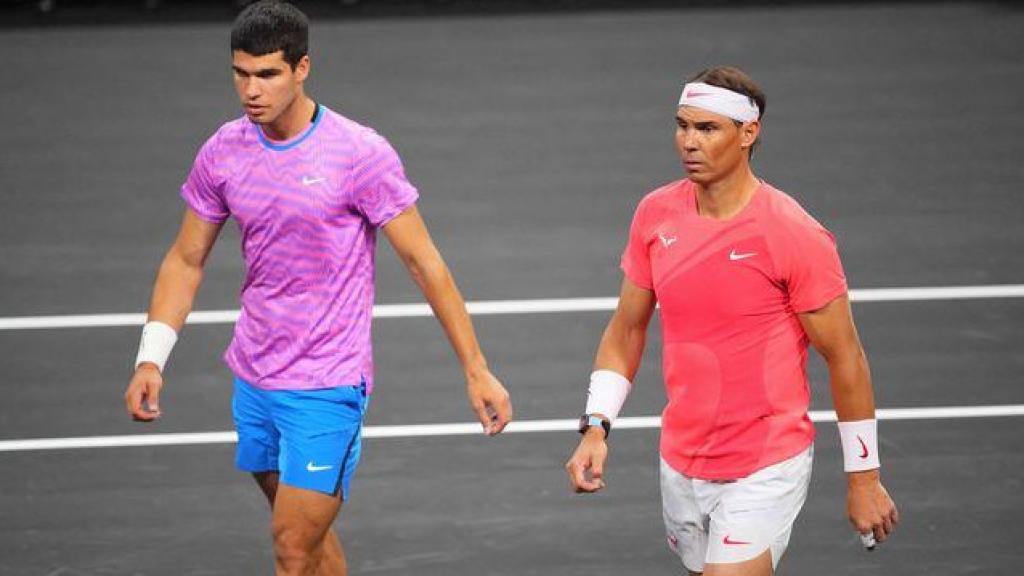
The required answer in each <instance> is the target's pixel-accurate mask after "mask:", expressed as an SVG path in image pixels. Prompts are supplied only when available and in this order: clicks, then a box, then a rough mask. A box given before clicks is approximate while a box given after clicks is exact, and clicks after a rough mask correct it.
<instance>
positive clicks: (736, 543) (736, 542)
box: [722, 534, 750, 546]
mask: <svg viewBox="0 0 1024 576" xmlns="http://www.w3.org/2000/svg"><path fill="white" fill-rule="evenodd" d="M722 544H728V545H730V546H739V545H743V544H750V542H740V541H739V540H733V539H731V538H729V535H728V534H726V535H725V538H722Z"/></svg>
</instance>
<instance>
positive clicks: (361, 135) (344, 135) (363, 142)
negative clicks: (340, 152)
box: [323, 106, 387, 148]
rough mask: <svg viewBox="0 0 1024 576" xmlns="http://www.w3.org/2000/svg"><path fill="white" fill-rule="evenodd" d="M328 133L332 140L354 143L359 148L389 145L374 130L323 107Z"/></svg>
mask: <svg viewBox="0 0 1024 576" xmlns="http://www.w3.org/2000/svg"><path fill="white" fill-rule="evenodd" d="M323 111H324V123H325V124H326V125H327V130H326V132H327V133H328V135H329V136H330V137H331V138H334V139H338V140H346V141H349V142H352V143H353V144H355V145H356V146H357V147H361V148H365V147H375V146H380V145H383V144H386V143H387V140H385V139H384V137H383V136H381V135H380V133H378V132H377V130H375V129H374V128H372V127H370V126H367V125H365V124H361V123H360V122H357V121H355V120H353V119H351V118H349V117H347V116H345V115H343V114H341V113H340V112H337V111H335V110H332V109H330V108H328V107H327V106H324V107H323Z"/></svg>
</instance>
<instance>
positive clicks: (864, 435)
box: [839, 418, 880, 472]
mask: <svg viewBox="0 0 1024 576" xmlns="http://www.w3.org/2000/svg"><path fill="white" fill-rule="evenodd" d="M839 439H840V441H841V442H842V444H843V469H844V470H845V471H847V472H860V471H862V470H874V469H875V468H878V467H879V466H880V464H879V462H878V420H875V419H874V418H872V419H871V420H857V421H856V422H840V423H839Z"/></svg>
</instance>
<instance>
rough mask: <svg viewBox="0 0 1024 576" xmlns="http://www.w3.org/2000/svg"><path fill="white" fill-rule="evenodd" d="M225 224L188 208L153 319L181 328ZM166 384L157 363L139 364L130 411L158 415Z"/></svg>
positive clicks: (156, 293)
mask: <svg viewBox="0 0 1024 576" xmlns="http://www.w3.org/2000/svg"><path fill="white" fill-rule="evenodd" d="M221 226H222V224H215V223H211V222H207V221H205V220H203V219H202V218H200V217H199V216H197V215H196V214H195V212H193V211H192V210H191V209H186V210H185V216H184V218H183V219H182V222H181V228H180V229H179V231H178V236H177V238H176V239H175V240H174V244H172V245H171V248H170V250H168V251H167V255H166V256H164V260H163V263H161V265H160V271H159V272H158V273H157V277H156V283H155V284H154V286H153V297H152V299H151V300H150V305H149V316H148V319H147V320H148V321H149V322H161V323H163V324H166V325H168V326H170V327H171V328H173V329H174V331H175V332H180V331H181V327H182V326H184V324H185V319H186V318H187V317H188V314H189V312H190V311H191V310H192V302H193V300H194V299H195V295H196V292H197V291H198V290H199V284H200V283H201V282H202V279H203V266H204V264H205V263H206V258H207V257H208V256H209V255H210V250H212V249H213V245H214V243H215V242H216V241H217V235H218V234H219V233H220V229H221ZM162 387H163V378H162V377H161V374H160V370H159V368H158V367H157V366H156V364H153V363H152V362H142V363H141V364H139V365H138V366H137V367H136V368H135V371H134V374H133V376H132V379H131V381H130V382H129V383H128V389H127V390H126V391H125V395H124V398H125V407H126V408H127V410H128V413H129V414H131V416H132V417H133V418H134V419H136V420H141V421H145V422H149V421H152V420H155V419H156V418H158V417H159V416H160V407H159V398H160V389H161V388H162Z"/></svg>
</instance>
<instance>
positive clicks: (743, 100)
mask: <svg viewBox="0 0 1024 576" xmlns="http://www.w3.org/2000/svg"><path fill="white" fill-rule="evenodd" d="M679 105H680V106H693V107H694V108H700V109H701V110H707V111H708V112H714V113H715V114H721V115H722V116H727V117H729V118H732V119H733V120H736V121H739V122H753V121H754V120H757V119H758V118H760V117H761V111H760V110H758V108H757V104H755V103H754V100H753V99H752V98H751V97H750V96H747V95H746V94H740V93H739V92H733V91H732V90H728V89H726V88H720V87H718V86H712V85H711V84H705V83H703V82H691V83H689V84H687V85H686V86H683V93H682V94H680V96H679Z"/></svg>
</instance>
